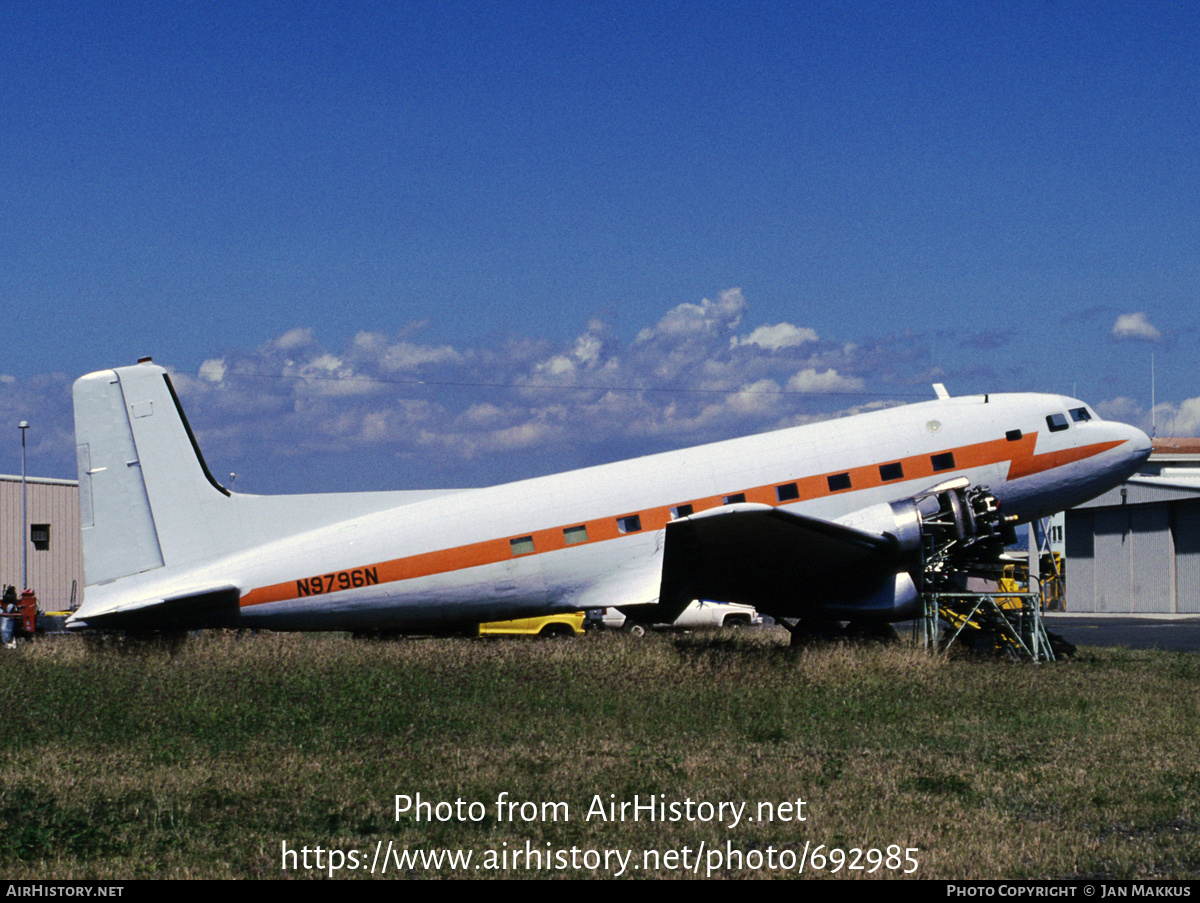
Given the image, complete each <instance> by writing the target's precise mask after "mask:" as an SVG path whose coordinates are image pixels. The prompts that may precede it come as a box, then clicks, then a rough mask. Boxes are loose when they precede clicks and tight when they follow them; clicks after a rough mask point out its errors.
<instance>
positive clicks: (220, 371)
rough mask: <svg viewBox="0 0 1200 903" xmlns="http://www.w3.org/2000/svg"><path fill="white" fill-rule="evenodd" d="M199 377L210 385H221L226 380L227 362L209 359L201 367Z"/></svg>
mask: <svg viewBox="0 0 1200 903" xmlns="http://www.w3.org/2000/svg"><path fill="white" fill-rule="evenodd" d="M199 376H200V378H201V379H203V380H207V381H208V382H210V383H219V382H220V381H221V380H223V379H224V378H225V360H224V359H223V358H209V359H208V360H206V361H205V362H204V363H203V364H201V365H200V372H199Z"/></svg>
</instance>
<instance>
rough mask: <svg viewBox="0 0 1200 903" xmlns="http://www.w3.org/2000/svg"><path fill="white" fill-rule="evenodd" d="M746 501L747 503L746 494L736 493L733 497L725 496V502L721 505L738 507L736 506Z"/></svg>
mask: <svg viewBox="0 0 1200 903" xmlns="http://www.w3.org/2000/svg"><path fill="white" fill-rule="evenodd" d="M744 501H746V493H744V492H737V493H734V494H733V495H727V496H725V498H724V500H723V501H722V503H721V504H723V505H736V504H738V503H739V502H744Z"/></svg>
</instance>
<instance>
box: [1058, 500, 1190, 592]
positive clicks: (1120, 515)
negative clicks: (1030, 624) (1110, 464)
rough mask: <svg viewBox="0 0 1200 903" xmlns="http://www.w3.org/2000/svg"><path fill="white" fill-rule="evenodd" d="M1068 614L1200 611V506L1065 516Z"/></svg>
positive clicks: (1125, 507)
mask: <svg viewBox="0 0 1200 903" xmlns="http://www.w3.org/2000/svg"><path fill="white" fill-rule="evenodd" d="M1066 533H1067V537H1066V539H1067V542H1066V552H1067V610H1068V611H1078V612H1110V613H1123V614H1142V613H1162V614H1175V613H1178V614H1185V613H1200V500H1196V499H1193V500H1188V501H1174V502H1170V503H1168V502H1152V503H1150V504H1137V505H1122V506H1116V507H1105V508H1081V509H1076V510H1074V511H1068V512H1067V520H1066Z"/></svg>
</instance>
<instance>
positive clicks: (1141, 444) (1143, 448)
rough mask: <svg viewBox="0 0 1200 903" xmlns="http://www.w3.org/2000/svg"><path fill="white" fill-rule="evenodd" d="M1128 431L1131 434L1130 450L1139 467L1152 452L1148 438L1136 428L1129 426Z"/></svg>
mask: <svg viewBox="0 0 1200 903" xmlns="http://www.w3.org/2000/svg"><path fill="white" fill-rule="evenodd" d="M1129 431H1130V433H1132V434H1133V435H1132V437H1131V438H1130V440H1129V442H1130V450H1131V452H1132V454H1133V456H1134V457H1135V458H1136V460H1137V464H1138V467H1141V466H1142V465H1143V464H1145V463H1146V459H1147V458H1149V457H1150V452H1151V451H1152V445H1151V442H1150V437H1149V436H1147V435H1146V434H1145V433H1143V432H1142V431H1141V430H1139V429H1138V428H1137V427H1133V426H1131V427H1130V428H1129Z"/></svg>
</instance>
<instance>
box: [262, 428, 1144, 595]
mask: <svg viewBox="0 0 1200 903" xmlns="http://www.w3.org/2000/svg"><path fill="white" fill-rule="evenodd" d="M1037 436H1038V434H1037V433H1036V432H1035V433H1028V434H1026V435H1024V436H1022V437H1021V438H1020V439H1018V440H1016V441H1009V440H1008V439H994V440H991V441H988V442H978V443H975V444H974V445H964V446H960V447H958V448H948V449H943V450H941V451H934V452H929V453H926V454H920V455H910V456H908V457H905V458H888V459H885V460H883V461H880V462H879V463H877V464H868V465H865V466H863V467H852V468H849V469H848V470H845V471H830V472H829V473H822V474H817V475H815V476H807V477H799V478H795V479H783V480H780V481H779V482H777V483H767V484H765V485H762V486H755V487H752V488H750V489H730V491H729V492H727V493H723V494H722V495H716V496H709V497H706V498H699V499H690V500H680V501H679V502H676V503H675V505H684V504H690V505H691V506H692V508H693V510H694V512H695V513H699V512H701V511H705V510H708V509H710V508H719V507H720V506H721V505H722V504H723V502H724V499H725V498H726V497H727V496H729V495H735V494H742V493H744V494H745V496H746V501H747V502H757V503H759V504H764V505H772V506H776V507H778V506H779V505H781V504H787V505H792V504H796V503H797V502H804V501H810V500H812V499H816V498H821V497H824V496H829V495H839V494H843V493H851V492H861V491H862V490H864V489H875V488H878V487H880V486H882V485H884V482H885V481H884V480H883V478H882V477H881V475H880V472H879V468H880V466H881V465H884V464H895V463H899V464H900V465H902V468H903V473H904V475H903V477H902V478H900V479H897V480H894V481H892V480H889V481H887V482H897V483H899V482H906V481H908V480H919V479H923V478H924V479H932V478H934V477H939V476H945V477H948V476H949V474H950V473H952V472H954V471H960V470H968V469H971V468H975V467H985V466H987V465H989V464H1000V463H1002V462H1004V461H1010V462H1011V464H1010V466H1009V470H1008V479H1009V480H1016V479H1020V478H1021V477H1028V476H1032V475H1034V474H1037V473H1042V472H1044V471H1047V470H1051V469H1053V468H1055V467H1060V466H1062V465H1063V464H1070V463H1073V462H1075V461H1081V460H1083V459H1084V458H1090V457H1092V456H1093V455H1097V454H1100V453H1101V452H1105V451H1108V450H1109V449H1110V448H1114V447H1116V446H1118V445H1120V444H1121V442H1120V441H1116V442H1099V443H1096V444H1095V445H1085V446H1082V447H1079V448H1068V449H1063V450H1061V451H1053V452H1045V453H1043V454H1040V455H1036V454H1034V448H1035V447H1036V446H1037ZM947 453H950V454H953V455H954V467H953V468H951V469H947V470H941V471H935V470H934V469H933V461H932V459H933V458H934V457H936V456H938V455H944V454H947ZM841 473H848V474H849V475H850V488H848V489H841V490H838V491H836V492H831V491H830V489H829V477H831V476H834V475H836V474H841ZM789 483H795V484H796V487H797V490H798V492H799V497H798V498H795V499H788V500H786V501H785V502H780V501H779V500H778V498H777V496H776V492H775V489H776V487H777V486H786V485H787V484H789ZM672 507H675V506H674V505H665V506H662V507H656V508H650V509H646V510H641V511H627V512H620V513H617V514H614V515H613V516H611V517H603V518H595V519H593V520H589V521H573V522H571V523H567V524H563V525H562V526H557V527H551V528H549V529H545V530H534V531H531V532H527V533H515V534H513V535H512V536H504V537H501V538H498V539H488V540H484V541H483V542H475V543H469V544H468V545H463V546H455V547H454V548H450V549H440V550H438V551H435V552H425V553H422V554H419V555H409V556H407V557H404V558H394V559H392V560H390V561H383V562H379V563H378V564H374V565H368V566H367V567H365V568H362V567H360V568H355V569H350V570H348V571H347V570H343V571H337V572H334V573H332V574H323V575H318V574H314V575H312V576H310V577H301V578H299V579H298V580H288V581H286V582H284V583H276V584H274V585H272V586H263V587H259V588H257V589H253V590H250V591H249V592H247V593H246V594H245V595H243V596H242V599H241V604H242V605H243V606H251V605H263V604H265V603H268V602H286V601H289V600H292V599H298V598H301V597H302V596H310V595H324V594H326V593H328V592H334V591H341V590H342V589H345V588H346V587H345V586H344V585H340V584H339V581H338V580H337V579H334V578H337V577H340V576H341V575H342V574H353V573H354V572H355V571H367V570H370V571H373V572H374V576H377V578H378V583H397V582H400V581H404V580H413V579H416V578H418V577H431V576H434V575H436V574H446V573H451V572H453V571H461V570H466V569H467V568H473V567H481V566H482V565H485V564H496V563H498V562H501V561H512V560H514V557H517V558H523V557H525V556H524V555H519V556H514V554H513V547H512V545H511V541H512V540H513V539H519V538H522V537H525V536H531V537H532V538H533V547H534V551H533V552H531V553H529V554H533V555H537V554H544V553H546V552H553V551H557V550H559V549H565V548H573V547H580V546H584V545H588V544H590V543H595V542H605V541H608V540H613V539H618V538H620V537H621V536H623V535H625V534H622V533H621V532H620V531H619V530H618V528H617V519H618V518H622V517H627V516H629V515H631V514H636V515H638V516H639V517H640V518H641V525H642V529H641V531H640V532H643V533H645V532H647V531H655V530H661V529H662V528H663V527H665V526H666V525H667V523H668V522H669V521H670V520H671V508H672ZM579 526H584V527H586V528H587V537H588V538H587V541H586V542H581V543H576V544H573V545H572V546H568V545H567V542H566V538H565V536H564V534H563V531H564V530H566V529H570V528H571V527H579ZM630 535H632V534H630ZM318 579H320V580H321V582H320V583H319V584H317V586H318V587H319V589H318V591H316V592H312V591H311V589H310V590H309V591H307V592H301V590H300V589H299V587H300V585H301V584H302V583H306V582H309V583H310V586H311V582H314V581H316V580H318ZM326 586H328V587H329V588H328V589H325V587H326Z"/></svg>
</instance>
